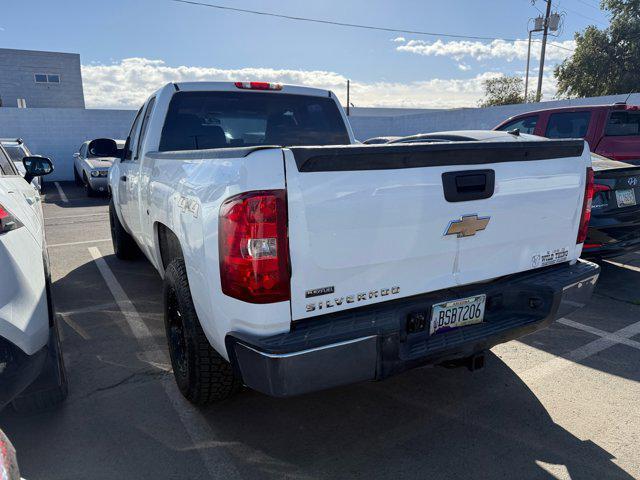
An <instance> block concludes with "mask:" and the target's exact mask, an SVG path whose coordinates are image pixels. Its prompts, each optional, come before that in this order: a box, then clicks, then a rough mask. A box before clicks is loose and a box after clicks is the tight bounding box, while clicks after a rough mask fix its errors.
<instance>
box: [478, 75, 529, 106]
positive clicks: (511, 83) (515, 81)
mask: <svg viewBox="0 0 640 480" xmlns="http://www.w3.org/2000/svg"><path fill="white" fill-rule="evenodd" d="M482 87H483V88H484V99H483V100H481V101H480V102H478V105H479V106H481V107H494V106H496V105H513V104H515V103H523V102H524V80H522V77H518V76H515V75H514V76H506V75H502V76H500V77H495V78H490V79H488V80H485V81H483V82H482Z"/></svg>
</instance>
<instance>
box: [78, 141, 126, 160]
mask: <svg viewBox="0 0 640 480" xmlns="http://www.w3.org/2000/svg"><path fill="white" fill-rule="evenodd" d="M124 143H125V142H124V140H116V146H117V147H118V150H117V153H116V157H119V156H120V155H121V154H122V149H123V148H124ZM87 158H101V155H94V154H92V153H91V152H90V151H89V150H88V149H87Z"/></svg>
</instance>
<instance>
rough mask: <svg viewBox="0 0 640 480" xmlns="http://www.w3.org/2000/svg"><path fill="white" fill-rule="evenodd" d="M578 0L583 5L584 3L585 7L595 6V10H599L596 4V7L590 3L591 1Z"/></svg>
mask: <svg viewBox="0 0 640 480" xmlns="http://www.w3.org/2000/svg"><path fill="white" fill-rule="evenodd" d="M578 1H579V2H580V3H582V4H583V5H586V6H587V7H591V8H595V9H596V10H598V11H601V10H600V7H599V6H598V7H596V6H595V5H594V4H592V3H589V2H585V0H578Z"/></svg>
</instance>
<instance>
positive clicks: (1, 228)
mask: <svg viewBox="0 0 640 480" xmlns="http://www.w3.org/2000/svg"><path fill="white" fill-rule="evenodd" d="M20 227H22V222H20V220H18V219H17V218H16V217H14V216H13V215H12V214H11V213H10V212H9V211H8V210H7V209H6V208H4V207H3V206H2V205H0V233H5V232H10V231H11V230H15V229H16V228H20Z"/></svg>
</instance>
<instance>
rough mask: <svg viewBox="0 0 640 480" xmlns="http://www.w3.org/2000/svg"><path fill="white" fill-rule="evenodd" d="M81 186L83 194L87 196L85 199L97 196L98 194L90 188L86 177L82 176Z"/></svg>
mask: <svg viewBox="0 0 640 480" xmlns="http://www.w3.org/2000/svg"><path fill="white" fill-rule="evenodd" d="M82 184H83V185H84V193H86V194H87V197H95V196H97V195H98V192H96V191H95V190H94V189H93V188H91V184H90V183H89V179H88V178H87V176H86V175H83V182H82Z"/></svg>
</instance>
